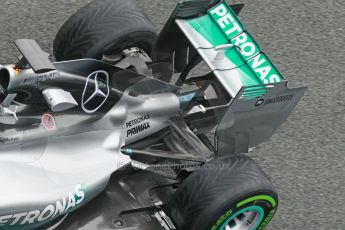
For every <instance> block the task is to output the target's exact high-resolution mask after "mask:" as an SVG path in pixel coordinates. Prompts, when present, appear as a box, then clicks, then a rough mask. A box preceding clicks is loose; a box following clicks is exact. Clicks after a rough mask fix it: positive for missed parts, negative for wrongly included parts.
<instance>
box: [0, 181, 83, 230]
mask: <svg viewBox="0 0 345 230" xmlns="http://www.w3.org/2000/svg"><path fill="white" fill-rule="evenodd" d="M84 198H85V192H84V191H83V188H82V186H81V185H80V184H78V185H76V188H75V191H74V192H70V193H69V194H68V196H66V197H62V198H61V199H60V200H58V201H56V202H55V203H54V204H50V205H48V206H47V207H45V208H44V209H42V210H32V211H28V212H23V213H15V214H10V215H5V216H0V228H1V226H9V225H11V226H15V225H30V224H38V223H41V222H45V221H48V220H51V219H53V218H54V217H57V216H61V215H63V214H66V213H68V212H70V211H72V210H73V209H75V208H76V207H77V206H79V205H80V204H81V203H82V202H83V200H84Z"/></svg>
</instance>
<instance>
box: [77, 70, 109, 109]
mask: <svg viewBox="0 0 345 230" xmlns="http://www.w3.org/2000/svg"><path fill="white" fill-rule="evenodd" d="M99 79H102V80H105V81H106V82H105V83H103V82H101V81H99ZM91 86H92V87H93V88H94V91H93V93H92V94H91V95H90V96H88V97H87V96H86V92H87V91H88V89H90V88H91ZM101 86H102V87H101ZM109 93H110V89H109V74H108V73H107V72H106V71H103V70H98V71H95V72H93V73H91V74H90V75H89V76H88V77H87V80H86V84H85V88H84V91H83V96H82V98H81V107H82V109H83V110H84V112H85V113H89V114H91V113H95V112H97V111H98V110H99V109H100V108H101V107H102V105H103V104H104V103H105V102H106V101H107V99H108V97H109ZM96 97H99V98H103V100H102V101H101V102H100V103H98V105H97V106H96V107H95V108H93V109H90V108H87V107H88V106H87V104H88V103H89V102H91V101H92V100H93V99H94V98H96ZM93 107H94V105H93Z"/></svg>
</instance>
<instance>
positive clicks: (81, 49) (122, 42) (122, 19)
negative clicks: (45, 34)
mask: <svg viewBox="0 0 345 230" xmlns="http://www.w3.org/2000/svg"><path fill="white" fill-rule="evenodd" d="M156 40H157V33H156V31H155V28H154V26H153V25H152V23H151V21H150V20H149V19H148V18H147V17H146V15H145V14H144V13H143V12H142V10H141V9H140V8H139V7H137V6H136V4H135V1H134V0H126V1H123V0H94V1H92V2H90V3H89V4H88V5H86V6H85V7H83V8H81V9H80V10H78V11H77V12H76V13H75V14H74V15H72V16H71V17H70V18H69V19H68V20H67V21H66V22H65V23H64V24H63V26H62V27H61V29H60V30H59V32H58V34H57V35H56V38H55V41H54V55H55V58H56V60H57V61H65V60H72V59H81V58H94V59H101V58H102V55H103V54H108V55H109V54H117V53H121V51H122V50H123V49H126V48H130V47H138V48H142V49H143V50H145V52H147V53H148V54H150V53H151V52H152V49H153V46H154V44H155V42H156ZM114 52H115V53H114Z"/></svg>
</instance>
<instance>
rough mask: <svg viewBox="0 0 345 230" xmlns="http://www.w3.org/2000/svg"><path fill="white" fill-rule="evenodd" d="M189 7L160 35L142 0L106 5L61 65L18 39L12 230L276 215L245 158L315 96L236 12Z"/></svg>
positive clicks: (243, 224)
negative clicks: (281, 67)
mask: <svg viewBox="0 0 345 230" xmlns="http://www.w3.org/2000/svg"><path fill="white" fill-rule="evenodd" d="M242 8H243V4H236V5H229V4H228V3H227V2H225V1H223V0H215V1H210V0H200V1H184V2H180V3H178V5H177V7H176V9H175V10H174V12H173V14H172V15H171V17H170V19H169V20H168V22H167V23H166V25H165V26H164V28H163V29H162V31H161V32H160V33H159V35H157V34H156V32H155V30H154V27H153V26H152V24H151V22H150V21H149V19H148V18H147V17H146V16H145V15H144V14H143V12H142V11H141V10H140V9H138V7H137V6H136V5H135V4H134V1H132V0H126V1H124V0H94V1H92V2H91V3H89V4H88V5H86V6H85V7H84V8H82V9H80V10H79V11H77V12H76V13H75V14H74V15H73V16H72V17H71V18H69V19H68V20H67V22H66V23H65V24H64V25H63V26H62V28H61V29H60V31H59V32H58V34H57V36H56V39H55V42H54V56H55V59H56V62H54V63H52V62H51V61H50V59H49V55H48V54H47V53H45V52H44V51H42V50H41V48H40V47H39V45H38V43H37V42H35V41H34V40H30V39H20V40H16V41H15V45H16V47H17V48H18V50H19V51H20V53H21V56H20V57H19V59H18V62H17V63H15V64H11V65H2V66H0V86H1V87H0V103H1V106H0V113H1V115H0V131H1V133H0V181H1V184H2V187H1V190H0V229H1V230H31V229H58V230H77V229H83V230H90V229H91V230H92V229H127V230H132V229H139V230H140V229H165V230H169V229H181V230H185V229H188V230H206V229H208V230H209V229H211V230H225V229H226V230H229V229H230V230H234V229H236V230H244V229H250V230H252V229H264V228H265V227H266V226H267V224H268V223H269V222H270V221H271V219H272V218H273V216H274V214H275V213H276V210H277V207H278V195H277V192H276V190H275V188H274V186H273V185H272V182H271V181H270V179H269V178H268V177H267V175H266V174H265V173H264V172H263V171H262V170H261V169H260V168H259V166H258V165H257V164H256V163H255V162H254V161H253V160H252V159H251V158H249V157H248V156H247V155H245V154H246V153H248V152H249V151H250V150H252V149H253V148H254V147H255V146H257V145H259V144H261V143H263V142H265V141H267V140H268V139H269V138H270V137H271V136H272V135H273V133H274V132H275V131H276V130H277V128H278V127H279V126H280V125H281V124H282V123H283V122H284V121H285V120H286V119H287V117H288V116H289V114H290V113H291V112H292V110H293V109H294V108H295V106H296V104H297V103H298V102H299V100H300V99H301V97H302V96H303V94H304V93H305V91H306V87H301V88H295V89H289V88H287V81H286V79H285V78H284V77H283V76H282V74H281V73H280V72H279V71H278V70H277V69H276V68H275V66H274V65H273V64H272V63H271V61H270V59H269V58H268V57H267V55H266V54H265V53H264V52H262V50H261V48H260V47H259V45H258V44H257V43H256V41H255V39H254V38H253V37H252V35H251V34H250V33H249V32H248V31H246V29H245V27H244V25H243V24H242V23H241V21H240V20H239V18H238V17H237V15H238V14H239V13H240V11H241V10H242Z"/></svg>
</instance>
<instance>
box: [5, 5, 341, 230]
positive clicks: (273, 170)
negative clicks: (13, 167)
mask: <svg viewBox="0 0 345 230" xmlns="http://www.w3.org/2000/svg"><path fill="white" fill-rule="evenodd" d="M87 2H89V0H44V1H42V0H1V1H0V63H3V64H5V63H12V62H13V61H14V60H16V56H17V55H18V53H17V52H14V51H15V48H14V47H13V45H11V41H13V40H14V39H17V38H34V39H36V40H37V41H38V42H39V44H40V45H41V46H42V48H43V49H44V50H46V51H50V53H52V43H53V40H54V36H55V34H56V32H57V31H58V29H59V27H60V26H61V25H62V23H63V22H64V21H65V20H66V19H67V17H68V16H69V15H70V14H72V13H73V12H75V11H76V10H77V9H78V8H80V7H81V6H83V5H85V4H86V3H87ZM236 2H237V3H246V4H247V6H246V7H245V9H244V10H243V13H242V14H241V18H242V20H243V22H244V23H245V24H246V25H247V28H248V30H249V31H251V32H252V34H253V35H254V37H255V38H256V39H257V40H258V42H259V43H260V44H261V46H262V48H263V49H264V50H265V51H266V52H267V54H268V55H269V56H270V57H271V58H272V60H273V62H274V63H275V64H276V65H277V66H278V68H279V69H280V70H281V71H282V73H283V74H284V75H285V76H286V77H287V78H288V79H289V81H290V82H291V84H290V86H299V85H302V86H304V85H308V86H309V91H308V92H307V94H306V96H305V97H304V98H303V101H302V102H301V103H300V104H299V105H298V107H297V109H296V110H295V111H294V113H293V115H292V116H290V118H289V121H288V122H287V123H286V124H284V125H283V127H282V128H281V129H280V130H279V131H278V132H277V133H276V135H274V136H273V137H272V139H271V141H269V142H267V143H266V144H264V145H262V146H260V147H258V148H257V149H255V151H254V152H253V153H251V155H252V156H253V157H254V158H255V159H256V160H257V161H258V163H259V164H260V165H261V167H263V168H264V169H265V171H266V172H267V173H268V174H269V175H270V176H271V177H272V179H273V181H274V183H275V184H276V185H277V187H278V189H279V192H280V199H281V203H280V209H279V212H278V214H277V215H276V217H275V219H274V221H273V222H272V224H271V225H270V227H269V229H284V230H290V229H291V230H296V229H298V230H299V229H302V230H303V229H328V230H333V229H339V230H343V229H345V218H344V217H345V125H344V123H345V109H344V106H345V91H344V88H345V73H344V72H345V48H344V46H345V1H335V0H303V1H301V0H289V1H286V0H275V1H270V0H241V1H236ZM175 3H176V1H175V0H139V4H140V5H141V6H143V7H144V9H145V11H146V13H147V15H148V16H149V17H150V18H151V19H152V21H153V22H154V24H155V25H156V27H157V29H158V30H159V29H160V28H161V27H162V26H163V24H164V22H165V20H166V19H167V18H168V16H169V15H170V13H171V11H172V10H173V8H174V6H175ZM2 186H5V185H2Z"/></svg>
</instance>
